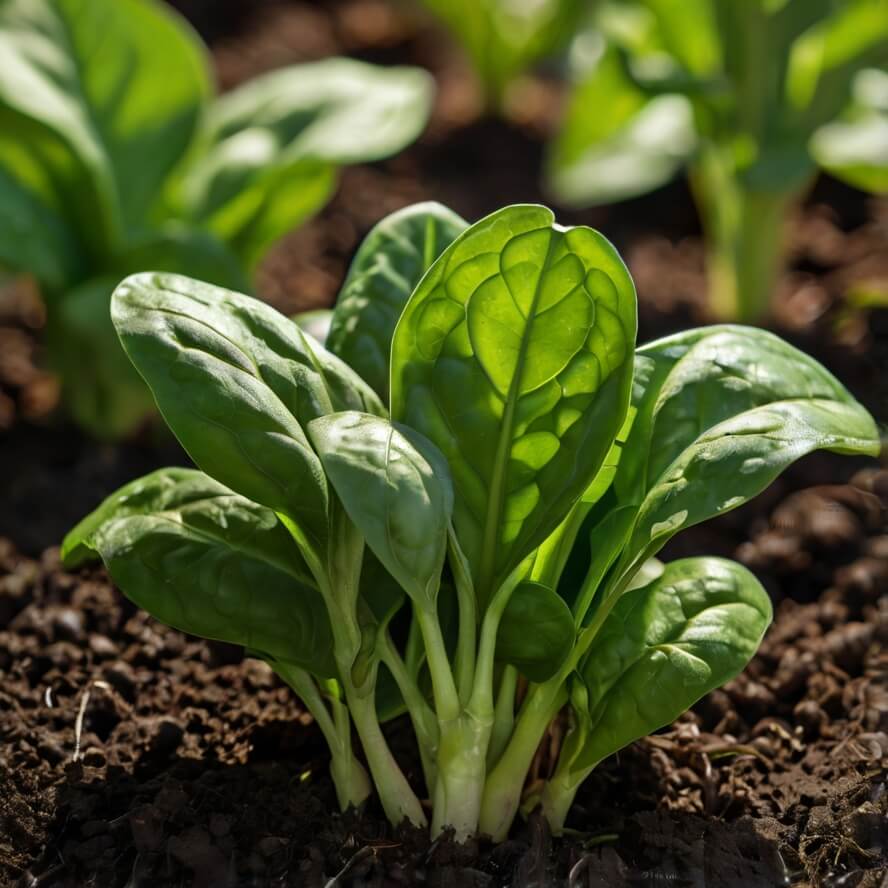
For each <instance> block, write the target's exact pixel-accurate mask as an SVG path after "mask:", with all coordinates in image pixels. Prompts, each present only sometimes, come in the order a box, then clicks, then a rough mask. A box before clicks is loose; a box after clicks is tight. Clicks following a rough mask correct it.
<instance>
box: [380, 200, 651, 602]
mask: <svg viewBox="0 0 888 888" xmlns="http://www.w3.org/2000/svg"><path fill="white" fill-rule="evenodd" d="M635 326H636V318H635V293H634V288H633V286H632V281H631V279H630V277H629V275H628V273H627V271H626V268H625V266H624V265H623V263H622V262H621V261H620V258H619V256H618V255H617V253H616V252H615V251H614V249H613V247H612V246H611V245H610V244H609V243H608V242H607V241H606V240H605V239H604V238H603V237H602V236H601V235H600V234H598V233H597V232H595V231H592V230H591V229H588V228H568V229H564V228H561V227H560V226H557V225H554V224H553V217H552V213H551V212H550V211H549V210H547V209H545V208H544V207H539V206H514V207H508V208H506V209H505V210H501V211H499V212H498V213H494V214H493V215H492V216H488V217H487V218H486V219H483V220H482V221H481V222H478V223H476V224H475V225H473V226H472V227H471V228H470V229H469V230H468V231H466V232H465V233H464V234H462V235H461V236H460V237H459V238H457V239H456V240H455V241H454V242H453V243H452V244H451V245H450V246H449V247H448V248H447V249H446V250H445V251H444V252H443V253H442V254H441V256H440V257H439V258H438V260H437V261H436V262H435V263H434V264H433V265H432V267H431V269H430V270H429V272H428V273H427V274H426V276H425V277H424V278H423V279H422V281H421V282H420V284H419V286H418V287H417V288H416V290H415V291H414V293H413V296H412V297H411V299H410V301H409V302H408V304H407V307H406V308H405V310H404V313H403V315H402V316H401V320H400V321H399V323H398V326H397V328H396V330H395V336H394V340H393V344H392V391H391V398H392V415H393V417H394V418H395V419H397V420H400V421H402V422H404V423H406V424H407V425H410V426H411V427H412V428H414V429H416V430H417V431H419V432H420V433H421V434H423V435H425V436H426V437H427V438H428V439H429V440H431V441H432V442H433V443H435V444H436V445H437V446H438V447H439V448H440V450H441V452H442V453H443V454H444V456H445V457H446V459H447V461H448V464H449V465H450V469H451V473H452V475H453V481H454V490H455V494H456V499H455V504H454V526H455V529H456V534H457V537H458V538H459V542H460V545H461V546H462V549H463V551H464V552H465V554H466V557H467V558H468V561H469V564H470V566H471V570H472V575H473V578H474V580H475V588H476V593H477V595H478V596H479V598H480V600H481V602H482V604H483V605H486V602H487V601H488V600H489V598H490V596H492V595H493V593H494V592H495V591H496V589H497V588H499V586H500V584H501V583H502V582H503V581H504V580H505V578H506V577H507V576H508V575H509V573H510V572H511V571H512V570H513V569H514V568H515V567H516V566H517V565H518V564H519V563H520V562H521V561H522V560H523V559H524V558H525V557H526V556H527V555H528V554H529V553H530V552H531V551H533V549H534V548H536V547H537V546H538V545H539V544H540V543H541V542H543V540H544V539H545V538H546V537H547V536H548V535H549V534H550V533H551V532H552V531H553V530H554V529H555V528H556V527H557V526H558V524H559V523H560V522H561V521H562V520H563V519H564V517H565V515H566V514H567V512H568V511H569V509H570V507H571V506H572V505H573V503H574V501H575V500H577V499H578V498H579V497H580V496H581V495H582V493H583V491H584V490H585V489H586V488H587V487H588V485H589V484H590V482H591V481H592V479H593V478H594V476H595V474H596V472H597V471H598V470H599V468H600V467H601V465H602V463H603V462H604V460H605V458H606V457H607V455H608V452H609V450H610V448H611V445H612V443H613V441H614V438H615V437H616V435H617V433H618V432H619V430H620V427H621V426H622V425H623V421H624V418H625V415H626V410H627V407H628V400H629V388H630V385H631V372H632V356H633V343H634V339H635Z"/></svg>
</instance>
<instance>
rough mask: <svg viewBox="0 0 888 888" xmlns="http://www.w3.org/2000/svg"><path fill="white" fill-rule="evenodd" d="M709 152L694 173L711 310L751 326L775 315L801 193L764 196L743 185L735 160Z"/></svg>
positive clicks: (691, 177)
mask: <svg viewBox="0 0 888 888" xmlns="http://www.w3.org/2000/svg"><path fill="white" fill-rule="evenodd" d="M724 153H726V152H720V151H718V150H717V149H710V150H708V151H707V150H704V151H703V153H702V154H701V156H700V158H699V160H698V161H697V163H696V164H695V165H694V166H693V167H692V169H691V172H690V181H691V188H692V190H693V193H694V197H695V199H696V203H697V208H698V210H699V213H700V218H701V222H702V225H703V232H704V239H705V241H706V249H707V255H706V264H707V268H706V273H707V281H708V299H709V305H710V307H711V309H712V311H713V313H714V314H715V315H717V316H718V317H719V318H722V319H724V320H735V321H742V322H745V323H750V322H754V321H759V320H761V319H762V318H764V317H765V316H766V315H767V314H768V311H769V309H770V306H771V304H772V300H773V298H774V294H775V291H776V288H777V284H778V281H779V276H780V270H781V268H782V256H783V247H784V238H785V227H786V217H787V213H788V210H789V208H790V207H791V205H792V203H793V202H794V201H795V200H796V199H797V198H798V197H799V196H800V194H801V191H798V192H797V191H795V190H793V191H791V192H789V193H787V192H785V191H764V190H756V189H752V188H749V187H747V186H746V185H744V183H743V182H741V181H740V180H739V177H738V175H737V173H736V171H735V170H734V169H733V168H732V163H731V161H730V160H726V159H725V157H724Z"/></svg>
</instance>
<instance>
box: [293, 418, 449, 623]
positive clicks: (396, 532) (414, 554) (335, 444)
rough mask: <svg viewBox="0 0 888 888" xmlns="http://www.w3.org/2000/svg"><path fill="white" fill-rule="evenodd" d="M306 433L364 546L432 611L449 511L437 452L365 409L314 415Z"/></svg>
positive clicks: (444, 473)
mask: <svg viewBox="0 0 888 888" xmlns="http://www.w3.org/2000/svg"><path fill="white" fill-rule="evenodd" d="M308 434H309V437H310V438H311V441H312V444H314V447H315V450H316V451H317V453H318V455H319V456H320V458H321V462H322V463H323V466H324V471H325V472H326V474H327V477H328V478H329V480H330V483H331V484H332V485H333V488H334V489H335V490H336V493H337V495H338V496H339V498H340V500H341V501H342V504H343V506H344V508H345V510H346V512H347V513H348V515H349V517H350V518H351V520H352V521H353V522H354V524H355V526H356V527H357V528H358V530H359V531H360V532H361V534H362V535H363V536H364V539H365V540H366V541H367V545H368V546H369V547H370V548H371V549H372V550H373V552H374V553H375V555H376V557H377V558H378V559H379V560H380V562H382V564H383V565H384V566H385V568H386V569H387V570H388V572H389V573H390V574H391V575H392V576H393V577H394V578H395V579H396V580H397V581H398V583H399V584H400V585H401V588H403V589H404V591H405V592H406V593H407V594H408V595H409V596H410V597H411V598H412V599H414V600H415V601H417V602H419V603H421V604H422V605H423V606H424V607H427V608H432V609H433V608H434V607H435V600H436V598H437V596H438V587H439V585H440V582H441V569H442V567H443V566H444V555H445V553H446V551H447V529H448V527H449V526H450V516H451V513H452V511H453V489H452V487H451V484H450V473H449V471H448V468H447V463H446V461H445V460H444V457H443V456H441V454H440V453H439V452H438V450H437V448H436V447H435V446H434V445H433V444H432V443H431V442H430V441H427V440H425V439H423V438H422V436H421V435H418V434H416V432H413V431H412V430H411V429H408V428H406V427H402V426H397V425H393V424H392V423H390V422H389V421H388V420H386V419H382V418H380V417H378V416H370V415H368V414H365V413H356V412H347V413H334V414H331V415H329V416H324V417H321V418H320V419H315V420H314V421H312V422H311V423H310V424H309V426H308Z"/></svg>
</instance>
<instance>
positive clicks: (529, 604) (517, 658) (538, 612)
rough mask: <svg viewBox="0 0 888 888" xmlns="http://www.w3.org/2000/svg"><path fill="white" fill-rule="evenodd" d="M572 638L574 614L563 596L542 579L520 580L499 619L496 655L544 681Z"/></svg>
mask: <svg viewBox="0 0 888 888" xmlns="http://www.w3.org/2000/svg"><path fill="white" fill-rule="evenodd" d="M573 642H574V621H573V616H572V615H571V612H570V608H568V606H567V605H566V604H565V603H564V600H563V599H562V598H561V597H560V596H559V595H558V594H557V593H556V592H554V591H553V590H552V589H550V588H549V587H548V586H544V585H542V584H541V583H534V582H525V583H520V584H519V585H518V586H517V587H516V589H515V591H514V592H513V593H512V597H511V598H510V599H509V603H508V605H506V609H505V611H504V612H503V616H502V620H501V621H500V625H499V631H498V633H497V637H496V656H497V659H498V660H500V661H502V662H503V663H509V664H511V665H512V666H515V667H516V668H517V669H518V671H519V672H521V673H522V674H523V675H525V676H527V678H529V679H530V680H531V681H545V680H546V679H547V678H550V677H551V676H553V675H554V674H555V673H556V672H557V671H558V668H559V667H560V666H561V664H562V663H563V662H564V661H565V660H566V659H567V656H568V654H569V653H570V651H571V648H572V647H573Z"/></svg>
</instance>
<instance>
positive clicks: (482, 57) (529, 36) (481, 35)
mask: <svg viewBox="0 0 888 888" xmlns="http://www.w3.org/2000/svg"><path fill="white" fill-rule="evenodd" d="M423 3H424V4H425V6H427V7H428V8H429V9H430V10H432V12H434V13H435V14H436V15H437V16H438V17H439V18H440V19H441V20H442V21H443V22H445V23H446V25H447V26H448V27H449V28H450V29H451V30H452V31H453V33H454V34H455V35H456V36H457V37H458V38H459V41H460V43H462V45H463V47H464V48H465V50H466V52H467V53H468V55H469V57H470V58H471V60H472V64H473V66H474V68H475V70H476V72H477V74H478V76H479V77H480V79H481V82H482V85H483V86H484V88H485V91H486V92H487V95H488V97H489V98H490V99H491V100H493V101H500V100H501V99H502V96H503V92H504V90H505V88H506V87H507V86H508V84H509V82H510V81H511V80H512V79H513V78H515V77H516V76H518V75H519V74H522V73H524V71H525V70H526V69H527V68H529V67H530V66H531V65H532V64H533V63H534V62H537V61H539V60H540V59H543V58H545V57H546V56H548V55H551V54H552V53H554V52H555V51H556V50H558V49H559V48H560V47H561V46H562V45H563V44H564V43H565V42H566V41H567V40H568V39H569V38H570V37H571V35H572V34H573V32H574V31H575V29H576V27H577V25H578V23H579V22H580V21H581V19H582V18H583V16H584V15H585V14H587V12H588V5H587V3H585V2H584V0H537V2H533V3H528V2H526V0H423Z"/></svg>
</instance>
